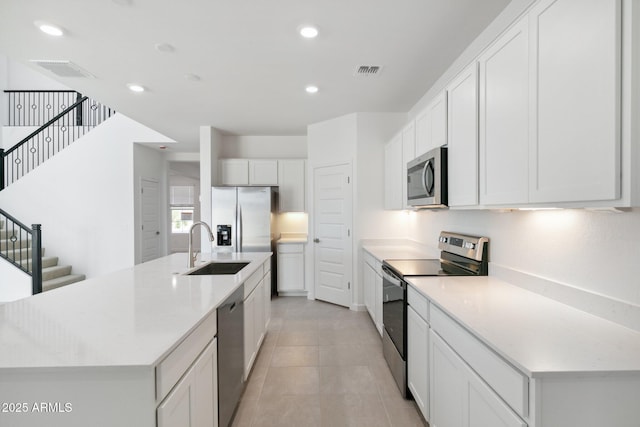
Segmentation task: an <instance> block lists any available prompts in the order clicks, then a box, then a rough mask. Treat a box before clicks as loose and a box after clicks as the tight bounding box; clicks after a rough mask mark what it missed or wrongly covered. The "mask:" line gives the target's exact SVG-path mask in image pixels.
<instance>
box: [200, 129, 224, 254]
mask: <svg viewBox="0 0 640 427" xmlns="http://www.w3.org/2000/svg"><path fill="white" fill-rule="evenodd" d="M221 145H222V133H221V132H220V131H219V130H218V129H216V128H214V127H211V126H200V219H201V220H202V221H204V222H206V223H207V224H209V225H211V187H212V186H214V185H216V184H217V176H218V159H220V158H221V157H220V151H221V148H220V147H221ZM200 229H201V231H200V239H201V241H200V242H201V243H200V245H201V249H200V250H201V252H202V253H204V254H207V253H211V251H212V248H213V246H212V244H211V242H210V241H209V238H208V236H207V234H206V230H204V227H200ZM212 231H213V230H212Z"/></svg>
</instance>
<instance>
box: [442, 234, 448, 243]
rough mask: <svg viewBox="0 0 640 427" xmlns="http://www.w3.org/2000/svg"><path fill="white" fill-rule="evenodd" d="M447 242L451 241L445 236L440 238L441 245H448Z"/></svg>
mask: <svg viewBox="0 0 640 427" xmlns="http://www.w3.org/2000/svg"><path fill="white" fill-rule="evenodd" d="M447 240H449V239H447V238H446V237H444V236H440V243H447Z"/></svg>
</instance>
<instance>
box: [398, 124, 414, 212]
mask: <svg viewBox="0 0 640 427" xmlns="http://www.w3.org/2000/svg"><path fill="white" fill-rule="evenodd" d="M415 158H416V128H415V125H414V123H413V122H411V123H409V124H408V125H407V126H405V128H404V129H402V172H401V173H402V207H403V208H404V209H408V208H409V204H408V203H407V202H408V199H407V163H409V162H410V161H411V160H413V159H415Z"/></svg>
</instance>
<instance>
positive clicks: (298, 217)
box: [277, 212, 309, 234]
mask: <svg viewBox="0 0 640 427" xmlns="http://www.w3.org/2000/svg"><path fill="white" fill-rule="evenodd" d="M277 227H278V233H299V234H307V233H308V231H309V215H308V214H307V213H305V212H285V213H281V214H279V215H278V223H277Z"/></svg>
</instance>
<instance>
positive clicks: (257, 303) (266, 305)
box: [243, 260, 271, 381]
mask: <svg viewBox="0 0 640 427" xmlns="http://www.w3.org/2000/svg"><path fill="white" fill-rule="evenodd" d="M270 262H271V261H270V260H269V261H267V262H265V263H264V264H263V267H262V268H260V269H258V270H257V271H256V272H255V273H253V274H252V275H251V276H249V278H248V279H247V281H246V282H245V284H244V286H245V290H244V292H245V298H244V301H243V304H244V379H245V381H246V379H247V378H249V374H250V373H251V368H253V364H254V362H255V360H256V357H257V355H258V352H259V351H260V347H261V346H262V342H263V341H264V337H265V334H266V333H267V323H268V322H269V320H270V317H271V270H270V269H269V270H268V271H266V273H265V267H264V266H265V265H268V263H270ZM269 265H270V264H269ZM267 268H268V267H267Z"/></svg>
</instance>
